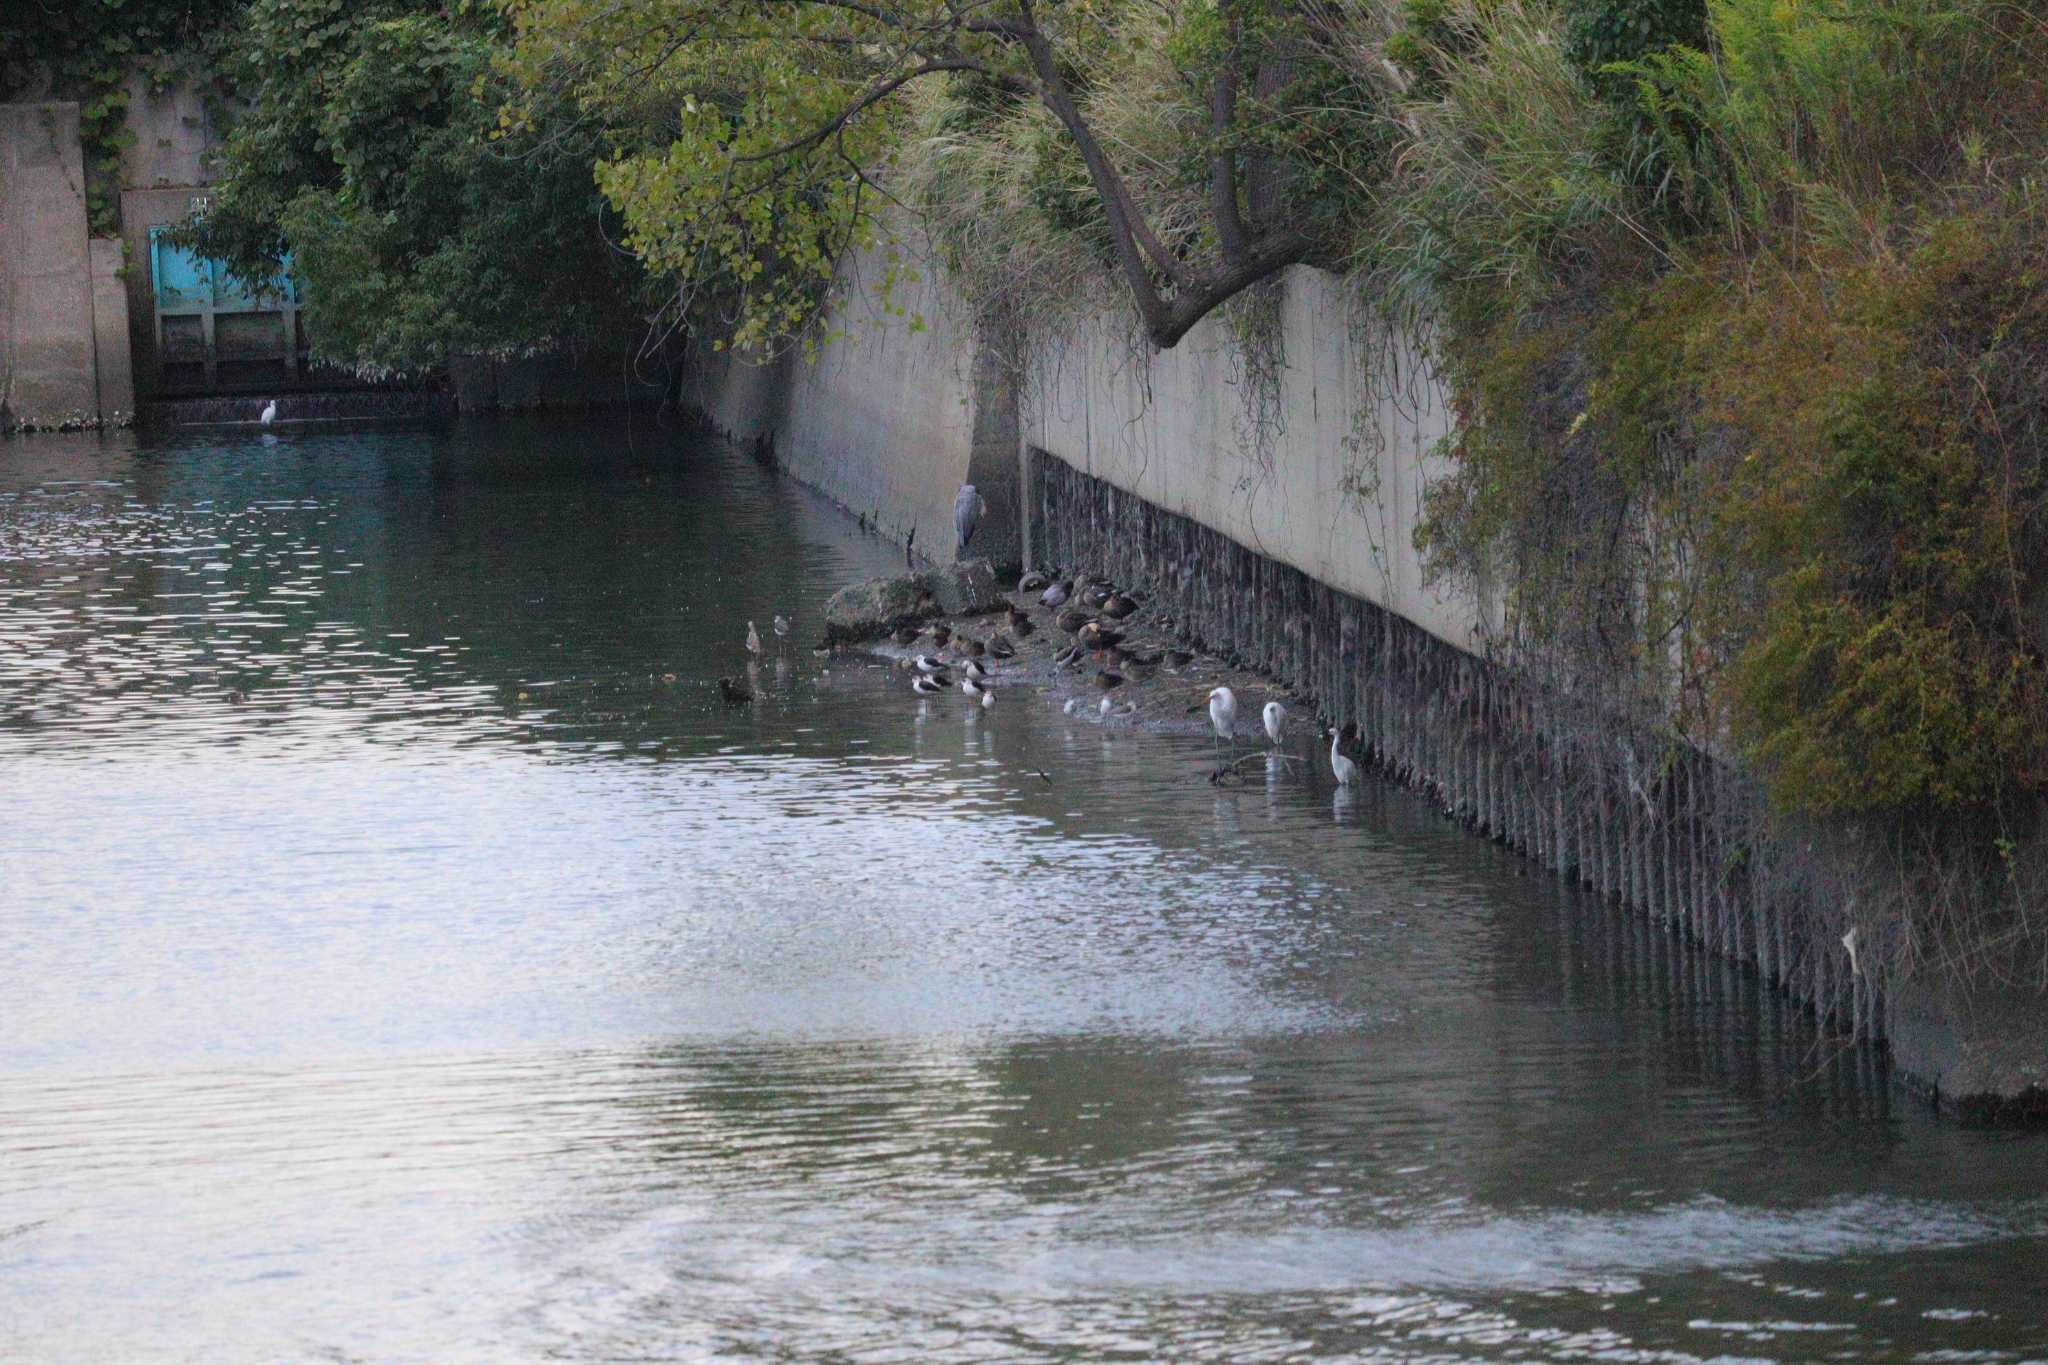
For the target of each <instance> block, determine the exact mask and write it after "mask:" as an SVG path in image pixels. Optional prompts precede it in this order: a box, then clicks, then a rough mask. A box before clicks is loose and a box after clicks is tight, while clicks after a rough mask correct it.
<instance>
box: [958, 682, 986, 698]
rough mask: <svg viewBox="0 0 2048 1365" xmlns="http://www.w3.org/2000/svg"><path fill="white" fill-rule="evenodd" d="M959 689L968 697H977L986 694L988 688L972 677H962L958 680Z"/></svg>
mask: <svg viewBox="0 0 2048 1365" xmlns="http://www.w3.org/2000/svg"><path fill="white" fill-rule="evenodd" d="M960 690H961V691H962V692H965V693H966V694H967V695H968V696H970V697H977V698H978V697H985V696H987V695H988V689H987V688H986V687H983V686H982V685H981V684H980V683H979V682H977V681H976V680H975V679H973V678H962V679H961V680H960Z"/></svg>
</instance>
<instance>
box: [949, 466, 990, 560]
mask: <svg viewBox="0 0 2048 1365" xmlns="http://www.w3.org/2000/svg"><path fill="white" fill-rule="evenodd" d="M987 515H988V499H986V498H984V497H982V496H981V494H980V493H978V492H976V491H975V488H974V485H973V484H971V483H963V484H961V485H960V496H959V497H957V498H955V499H953V529H954V530H956V531H958V532H959V533H960V548H959V550H958V551H956V553H958V554H966V553H967V547H968V546H969V545H970V544H972V543H973V541H974V528H975V527H977V526H979V525H980V524H981V519H982V518H983V517H985V516H987Z"/></svg>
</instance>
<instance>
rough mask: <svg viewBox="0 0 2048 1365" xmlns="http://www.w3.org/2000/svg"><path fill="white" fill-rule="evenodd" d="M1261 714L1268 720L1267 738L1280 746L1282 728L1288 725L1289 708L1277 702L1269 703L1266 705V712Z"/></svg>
mask: <svg viewBox="0 0 2048 1365" xmlns="http://www.w3.org/2000/svg"><path fill="white" fill-rule="evenodd" d="M1261 714H1263V715H1264V716H1265V719H1266V737H1267V738H1269V739H1271V740H1272V741H1273V743H1275V744H1278V743H1279V742H1280V727H1281V726H1282V725H1285V724H1286V723H1287V708H1286V707H1284V706H1282V705H1281V704H1280V703H1279V702H1277V701H1269V702H1267V703H1266V709H1265V711H1264V712H1262V713H1261Z"/></svg>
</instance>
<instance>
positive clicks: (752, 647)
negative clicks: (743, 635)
mask: <svg viewBox="0 0 2048 1365" xmlns="http://www.w3.org/2000/svg"><path fill="white" fill-rule="evenodd" d="M760 652H761V632H760V631H758V630H755V629H754V623H753V622H752V621H749V622H747V653H749V654H753V655H759V654H760Z"/></svg>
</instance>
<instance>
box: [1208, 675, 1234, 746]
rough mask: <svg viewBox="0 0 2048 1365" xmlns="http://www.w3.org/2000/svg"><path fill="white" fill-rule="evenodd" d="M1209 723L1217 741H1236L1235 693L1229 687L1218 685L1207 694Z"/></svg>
mask: <svg viewBox="0 0 2048 1365" xmlns="http://www.w3.org/2000/svg"><path fill="white" fill-rule="evenodd" d="M1209 725H1210V728H1211V729H1213V730H1215V731H1216V742H1217V743H1219V744H1221V743H1222V742H1223V741H1224V740H1229V741H1231V743H1233V744H1235V743H1236V742H1237V694H1236V693H1235V692H1232V691H1231V690H1230V689H1229V688H1227V687H1219V688H1217V689H1216V690H1215V691H1213V692H1211V693H1210V694H1209Z"/></svg>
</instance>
